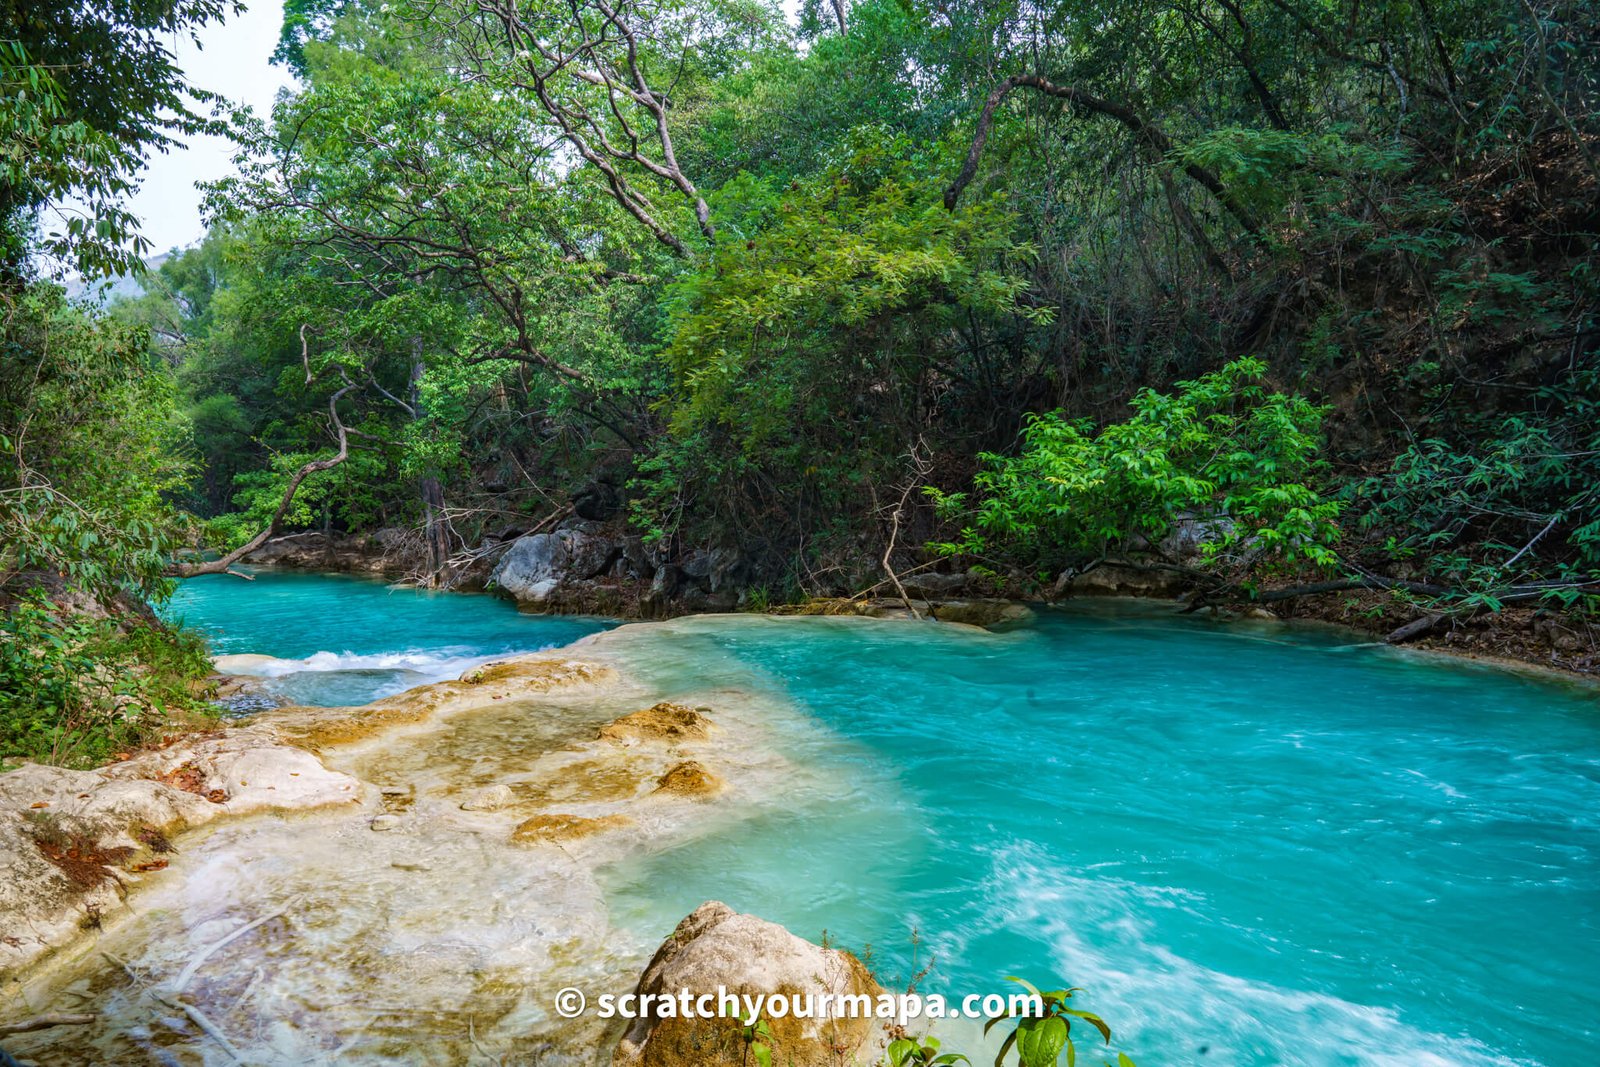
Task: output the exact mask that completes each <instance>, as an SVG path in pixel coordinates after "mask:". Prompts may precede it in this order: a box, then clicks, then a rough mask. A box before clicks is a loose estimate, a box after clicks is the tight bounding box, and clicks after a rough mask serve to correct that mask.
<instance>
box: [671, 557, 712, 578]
mask: <svg viewBox="0 0 1600 1067" xmlns="http://www.w3.org/2000/svg"><path fill="white" fill-rule="evenodd" d="M678 568H679V569H680V570H681V571H683V573H684V575H685V577H688V578H692V579H694V580H695V581H697V582H700V581H705V580H707V579H709V578H710V577H711V553H710V552H705V551H700V552H692V553H690V554H689V556H688V558H686V559H685V560H684V561H683V562H682V563H680V564H679V565H678Z"/></svg>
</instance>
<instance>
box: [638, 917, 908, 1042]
mask: <svg viewBox="0 0 1600 1067" xmlns="http://www.w3.org/2000/svg"><path fill="white" fill-rule="evenodd" d="M681 990H688V991H689V994H690V997H691V998H698V997H699V996H701V995H702V994H710V995H711V996H712V997H713V998H716V997H718V996H719V994H720V992H721V991H723V990H725V991H726V992H728V993H731V994H733V995H734V996H735V997H739V998H741V1000H740V1003H741V1004H742V1003H743V1002H744V1001H743V998H744V997H747V996H748V997H755V996H758V995H765V996H771V995H772V994H783V995H784V996H785V997H786V998H787V1000H786V1002H787V1003H790V1004H793V1003H795V1002H796V998H799V1000H800V1002H802V1003H804V1001H805V998H806V997H807V996H808V995H809V996H810V997H811V1003H812V1004H813V1005H816V1006H819V1007H824V1008H826V1009H827V1011H826V1012H815V1013H814V1014H817V1015H822V1016H824V1017H820V1018H794V1017H793V1016H792V1015H791V1014H788V1013H785V1014H783V1015H782V1016H781V1017H780V1016H779V1015H778V1013H776V1012H774V1011H771V1010H769V1011H766V1012H764V1013H763V1018H765V1019H766V1022H767V1025H768V1026H769V1027H770V1028H771V1031H772V1035H771V1038H770V1047H771V1050H772V1062H773V1063H775V1064H776V1063H781V1064H785V1065H788V1067H835V1065H837V1064H840V1063H854V1062H861V1063H871V1062H874V1061H875V1060H876V1059H877V1053H878V1049H877V1042H878V1040H879V1039H880V1038H881V1037H882V1036H883V1035H882V1025H883V1024H882V1023H881V1022H880V1021H879V1020H877V1019H875V1018H873V1017H871V1016H872V1013H871V1011H870V1010H869V1011H866V1012H862V1011H854V1012H852V1013H850V1014H853V1015H855V1016H856V1017H855V1018H844V1017H843V1016H844V1015H845V1014H846V1013H845V1012H844V1011H843V1010H841V1008H840V1007H839V1006H838V1002H837V1000H829V1001H826V1002H824V1001H822V1000H821V999H820V998H821V997H822V996H823V995H824V994H831V995H832V996H833V997H839V996H851V997H867V998H874V1003H875V998H877V997H879V996H881V995H882V994H883V989H882V988H881V987H880V986H879V985H878V983H877V982H876V981H874V980H873V978H872V975H871V974H870V973H869V972H868V971H867V968H866V966H865V965H864V964H862V962H861V961H860V960H858V959H857V958H856V957H855V956H853V955H851V954H850V953H848V952H844V951H842V950H840V949H830V948H823V947H821V946H820V945H814V944H812V943H811V942H809V941H806V940H803V939H801V938H798V937H796V936H795V935H793V934H791V933H790V932H789V931H787V930H785V929H784V928H783V927H781V926H778V925H777V924H775V923H770V922H766V921H765V920H763V919H758V918H756V917H755V916H753V915H741V914H739V913H737V912H735V911H734V910H733V909H732V908H730V907H728V906H727V905H726V904H722V903H719V902H717V901H708V902H706V903H705V904H702V905H700V906H699V907H698V908H696V909H695V910H694V911H693V912H692V913H690V915H689V916H688V917H687V918H685V919H684V920H683V921H682V922H680V923H679V924H678V928H677V929H676V930H674V931H673V932H672V936H670V937H668V938H667V939H666V941H664V942H662V945H661V947H660V948H659V949H657V950H656V954H655V956H654V958H652V959H651V960H650V964H649V966H647V967H646V968H645V970H644V974H643V975H641V976H640V978H639V984H638V986H637V987H636V989H635V993H637V994H640V995H641V996H642V995H643V994H652V995H653V996H654V997H658V998H665V997H674V998H677V997H679V996H680V991H681ZM863 1015H865V1016H867V1017H865V1018H863V1017H861V1016H863ZM742 1026H743V1021H742V1020H740V1019H738V1018H715V1019H702V1018H688V1019H685V1018H680V1017H678V1014H677V1013H676V1012H672V1011H662V1010H660V1009H658V1008H655V1007H652V1008H651V1010H650V1011H648V1012H647V1013H646V1014H645V1015H644V1017H641V1018H637V1019H633V1020H631V1021H630V1022H629V1024H628V1028H627V1030H626V1031H625V1032H624V1033H623V1035H622V1039H621V1041H620V1042H618V1044H617V1049H616V1052H615V1053H614V1055H613V1056H612V1060H611V1062H612V1065H613V1067H744V1065H746V1064H748V1063H750V1062H753V1060H752V1059H751V1057H750V1053H749V1050H748V1047H747V1045H746V1043H745V1041H744V1039H743V1037H742V1036H741V1034H740V1030H741V1028H742Z"/></svg>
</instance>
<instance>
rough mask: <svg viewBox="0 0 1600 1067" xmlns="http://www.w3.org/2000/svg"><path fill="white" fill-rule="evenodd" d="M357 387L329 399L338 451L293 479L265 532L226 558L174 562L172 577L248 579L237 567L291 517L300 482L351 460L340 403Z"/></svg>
mask: <svg viewBox="0 0 1600 1067" xmlns="http://www.w3.org/2000/svg"><path fill="white" fill-rule="evenodd" d="M355 388H357V386H356V383H354V382H350V381H348V379H347V383H346V385H345V387H344V388H343V389H340V390H338V391H337V392H335V393H334V394H333V396H331V397H329V398H328V417H329V419H330V420H331V421H332V422H333V428H334V432H335V433H336V435H337V437H338V441H339V449H338V451H337V452H335V453H334V454H333V455H331V456H328V457H326V458H324V459H314V460H311V461H310V462H309V463H306V464H304V465H303V466H301V468H300V469H299V470H297V471H295V473H294V476H293V477H292V478H290V479H289V484H288V485H286V486H284V489H283V498H282V499H280V500H279V501H278V508H277V510H276V511H274V512H273V513H272V521H270V522H268V523H267V525H266V527H265V528H264V529H263V530H261V532H259V533H257V534H256V535H255V536H254V537H252V538H250V540H248V541H246V542H245V543H244V544H242V545H240V546H239V547H238V548H236V549H234V550H233V551H232V552H229V553H228V554H227V555H225V556H221V557H218V558H217V559H212V560H205V561H202V562H199V563H173V564H172V565H171V566H169V567H168V568H167V576H168V577H169V578H193V577H195V576H196V575H200V574H232V575H234V576H235V577H239V578H245V577H248V575H244V574H241V573H239V572H238V571H236V570H233V569H232V568H233V565H234V564H235V563H238V562H239V561H240V560H241V559H243V558H244V557H246V556H248V555H249V554H250V553H252V552H254V551H255V550H256V549H258V548H260V547H261V546H262V545H264V544H266V543H267V542H268V541H269V540H271V538H272V537H273V535H274V534H276V533H277V532H278V528H279V527H280V526H281V525H282V524H283V520H284V517H285V516H286V515H288V514H289V507H290V505H292V504H293V503H294V495H295V493H297V492H299V490H300V483H302V482H304V481H305V480H306V479H307V478H309V477H311V476H312V475H313V474H316V473H318V472H320V471H325V470H332V469H333V468H334V467H337V466H338V465H339V464H341V463H343V462H344V461H345V460H346V459H348V458H350V436H349V432H348V431H347V430H346V429H345V425H344V421H343V420H342V419H340V418H339V401H340V400H343V399H344V397H345V394H347V393H349V392H350V391H351V390H353V389H355Z"/></svg>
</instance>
